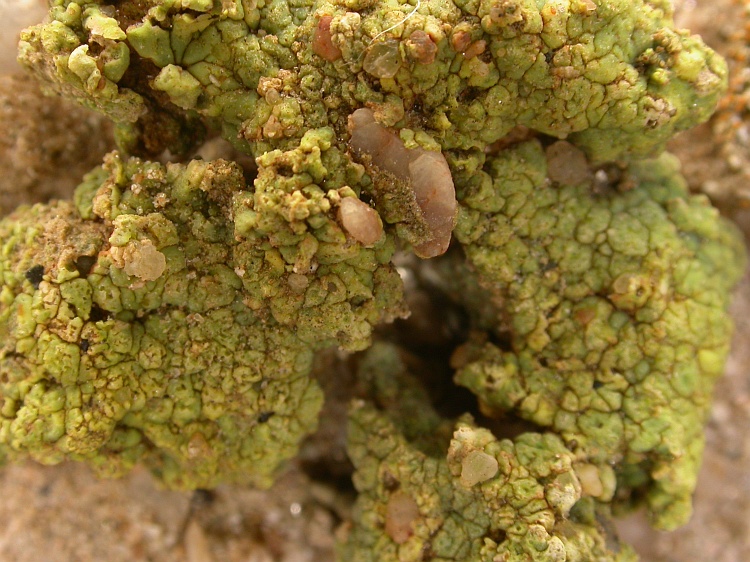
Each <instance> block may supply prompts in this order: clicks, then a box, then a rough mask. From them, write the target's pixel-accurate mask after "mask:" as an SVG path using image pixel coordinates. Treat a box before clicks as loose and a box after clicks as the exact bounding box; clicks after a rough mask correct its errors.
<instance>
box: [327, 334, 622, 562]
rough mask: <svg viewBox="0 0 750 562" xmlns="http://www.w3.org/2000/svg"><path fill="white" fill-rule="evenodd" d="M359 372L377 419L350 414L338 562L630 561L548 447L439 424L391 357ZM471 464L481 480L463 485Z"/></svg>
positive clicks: (557, 443)
mask: <svg viewBox="0 0 750 562" xmlns="http://www.w3.org/2000/svg"><path fill="white" fill-rule="evenodd" d="M362 370H363V371H365V372H366V373H365V375H364V378H366V379H368V380H370V381H371V387H372V389H371V393H372V396H371V399H372V400H373V401H374V402H375V403H379V404H380V407H379V408H378V407H376V406H375V405H374V404H373V403H368V402H364V401H361V402H357V403H355V404H354V405H353V407H352V412H351V421H350V424H349V446H348V448H349V455H350V457H351V459H352V461H353V462H354V465H355V469H356V471H355V474H354V485H355V487H356V488H357V491H358V492H359V497H358V499H357V503H356V505H355V510H354V520H355V526H354V527H353V528H352V529H350V530H349V531H348V535H347V536H346V537H345V539H344V542H343V543H342V545H341V546H340V549H339V557H340V559H341V560H358V561H363V562H365V561H370V560H372V561H375V560H377V561H384V562H389V561H401V562H404V561H414V562H417V561H425V560H429V561H434V562H438V561H440V562H450V561H467V560H472V561H477V562H479V561H483V562H484V561H486V562H494V561H496V560H514V561H515V560H518V561H529V562H530V561H540V562H541V561H560V562H562V561H567V562H586V561H591V560H602V561H613V562H614V561H618V562H626V561H633V560H635V559H636V558H635V554H634V553H633V551H632V549H631V548H630V547H628V546H627V545H622V544H620V543H619V542H618V541H617V539H616V538H615V537H614V536H611V535H610V534H609V533H610V532H611V529H609V528H608V524H609V523H608V516H607V511H606V507H605V506H603V505H601V504H597V502H596V501H594V500H593V498H591V497H590V495H589V494H588V493H587V492H586V491H585V486H583V485H582V483H581V480H582V477H581V476H579V474H578V473H579V472H582V473H585V471H586V467H587V466H588V465H585V464H581V463H578V462H577V459H576V455H575V454H574V453H573V452H571V451H570V450H569V449H568V448H566V446H565V443H564V442H563V440H562V439H561V438H560V437H559V436H557V435H554V434H551V433H524V434H521V435H519V436H517V437H515V438H514V439H512V440H511V439H497V438H496V437H495V436H494V435H493V434H492V433H491V432H490V431H489V430H487V429H485V428H482V427H478V426H477V425H476V424H475V423H474V421H473V420H472V419H471V417H470V416H464V417H462V418H460V419H459V420H457V421H455V422H450V421H448V420H444V421H441V420H440V418H439V417H438V416H437V414H436V413H435V412H434V411H433V410H432V409H431V407H430V404H429V401H428V400H427V398H426V394H425V391H424V389H423V388H421V387H420V385H419V383H417V382H416V380H415V379H414V378H413V377H411V376H410V375H409V374H408V373H407V372H406V367H405V366H404V364H403V363H402V361H401V360H400V358H399V356H398V352H397V350H396V349H395V348H394V347H393V346H390V345H385V344H376V346H375V347H373V348H372V350H371V351H369V352H368V357H367V359H366V360H365V366H364V367H363V369H362ZM361 376H362V375H361ZM394 388H398V389H400V392H403V393H404V394H405V396H406V397H407V398H406V400H407V402H408V404H409V405H410V406H411V407H418V408H419V411H420V412H422V413H423V414H424V416H423V417H421V420H420V422H417V423H416V424H415V422H416V420H415V418H414V416H411V415H409V413H408V412H407V411H405V410H404V409H403V408H402V405H401V404H394V402H393V398H394V396H395V395H394V393H393V389H394ZM425 420H428V421H427V422H426V423H425ZM425 443H431V446H430V447H428V448H426V447H425V445H424V444H425ZM477 459H482V460H481V462H483V463H484V464H485V465H490V466H491V467H492V468H491V470H490V471H488V472H487V473H485V474H484V475H483V476H482V477H481V481H467V478H466V476H467V472H471V471H472V470H473V468H472V464H474V465H476V464H477ZM610 485H611V484H610Z"/></svg>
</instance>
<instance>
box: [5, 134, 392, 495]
mask: <svg viewBox="0 0 750 562" xmlns="http://www.w3.org/2000/svg"><path fill="white" fill-rule="evenodd" d="M305 139H306V140H305V141H303V146H307V144H306V143H307V139H309V142H310V143H311V146H309V147H308V148H309V150H310V151H312V152H314V149H319V145H318V144H315V143H316V142H318V143H320V144H323V145H324V146H325V141H324V140H321V139H320V138H317V137H315V135H314V134H312V133H311V134H310V135H308V136H306V137H305ZM313 139H317V140H313ZM300 152H301V151H298V152H293V153H277V154H268V155H266V157H265V160H264V162H265V163H267V165H268V166H269V168H268V169H267V170H268V171H264V169H262V170H261V172H260V173H259V176H258V178H257V179H256V180H255V184H254V187H253V188H252V189H251V188H248V187H247V186H246V185H245V180H244V177H243V174H242V172H241V170H240V168H239V167H238V166H237V165H236V164H233V163H229V162H224V161H214V162H210V163H209V162H203V161H199V160H195V161H192V162H191V163H189V164H187V165H178V164H170V165H167V166H162V165H160V164H156V163H147V162H143V161H140V160H138V159H132V160H125V159H123V158H121V157H120V156H119V155H117V154H116V153H113V154H112V155H110V156H109V157H108V159H107V161H106V162H105V164H104V166H103V167H102V168H100V169H98V170H95V171H94V172H92V173H91V174H90V175H89V176H88V177H87V178H86V180H85V181H84V182H83V183H82V184H81V185H80V186H79V187H78V190H77V192H76V201H75V203H71V202H58V203H52V204H50V205H37V206H34V207H31V208H22V209H20V210H18V211H17V212H16V213H15V214H13V215H11V216H10V217H8V218H7V219H6V220H4V221H3V222H2V223H0V239H2V242H3V245H2V252H3V259H2V261H0V272H2V278H3V288H2V293H1V294H0V299H1V300H2V305H1V308H0V320H1V324H0V333H2V342H3V352H2V359H1V360H0V380H1V382H0V392H1V393H2V410H1V411H0V441H1V442H2V445H1V446H0V453H2V455H3V456H9V457H11V458H12V457H15V456H19V455H20V456H22V455H30V456H32V457H33V458H35V459H37V460H39V461H41V462H44V463H57V462H60V461H61V460H62V459H63V458H65V457H69V458H73V459H78V460H85V461H87V462H88V463H89V464H91V465H92V466H94V467H95V468H97V469H99V470H100V471H101V472H102V473H104V474H108V475H112V474H122V473H123V472H124V471H126V470H127V469H129V468H130V467H132V465H133V464H134V463H136V462H145V463H146V464H147V465H149V466H150V467H151V468H152V469H153V470H154V471H155V473H156V474H157V475H159V476H160V477H161V478H162V479H163V480H165V481H166V482H167V483H168V484H169V485H171V486H174V487H187V488H196V487H212V486H215V485H217V484H218V483H220V482H223V481H231V480H239V481H250V482H253V483H255V484H258V485H263V486H265V485H269V484H270V483H271V479H272V476H273V474H274V471H275V470H276V468H277V467H278V465H279V464H280V462H281V461H283V460H285V459H287V458H289V457H291V456H293V454H294V453H295V452H296V450H297V445H298V442H299V440H300V439H301V438H302V437H304V436H305V435H307V434H308V433H310V432H311V431H312V430H313V429H314V428H315V426H316V423H317V414H318V410H319V409H320V406H321V403H322V399H323V397H322V393H321V391H320V389H319V388H318V386H317V384H316V383H315V382H314V381H313V380H312V379H311V378H310V377H309V372H310V368H311V362H312V357H313V352H314V351H315V350H317V349H320V348H322V347H327V346H330V345H332V344H337V345H340V346H342V347H343V348H346V349H350V350H356V349H361V348H362V347H365V346H367V345H368V343H369V338H370V333H371V328H372V325H373V324H376V323H378V322H380V321H384V320H387V319H389V318H392V317H393V316H394V315H398V314H401V304H400V299H401V284H400V280H399V277H398V275H397V273H396V272H395V268H393V266H391V265H390V264H389V263H388V262H389V259H390V256H391V254H392V251H393V243H392V240H391V239H389V238H388V237H385V236H384V237H383V238H382V240H380V241H379V242H378V243H377V244H375V245H374V246H373V247H372V248H363V247H361V246H360V245H359V244H358V243H356V242H354V241H352V240H351V239H348V238H347V237H346V235H345V234H344V233H343V231H342V229H341V228H340V227H339V226H338V225H337V224H336V223H335V221H333V220H331V219H330V218H329V216H328V213H327V211H328V210H329V209H330V208H331V207H332V206H335V205H336V204H337V203H338V202H340V200H341V199H342V198H343V197H346V196H351V195H349V194H348V193H347V191H350V190H347V189H346V188H342V189H340V190H339V189H337V188H336V187H335V185H336V181H335V180H334V181H332V183H331V184H328V185H326V187H327V188H328V189H324V188H322V187H321V186H320V185H316V184H313V183H312V180H311V178H310V176H309V175H305V174H304V173H303V171H306V170H312V169H314V168H315V167H316V166H320V161H321V158H320V152H319V151H318V152H315V154H316V155H317V156H310V154H306V155H303V154H301V153H300ZM305 158H307V160H308V162H307V163H306V164H304V163H301V162H300V163H299V164H300V165H299V168H300V173H299V175H293V176H291V177H289V178H287V181H288V183H287V184H286V185H285V183H284V181H283V180H282V179H281V178H280V177H279V174H277V171H276V168H275V166H277V165H278V166H280V165H282V164H283V165H291V164H290V162H292V161H294V162H297V161H299V160H302V159H305ZM300 176H302V177H300ZM324 180H325V174H323V175H322V176H319V177H318V181H319V182H320V183H321V184H324V185H325V183H324ZM305 183H306V184H307V185H306V186H305V187H304V190H305V193H306V195H307V197H308V198H300V197H299V195H298V193H299V192H296V191H295V190H294V189H292V187H291V186H294V187H300V184H305Z"/></svg>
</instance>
